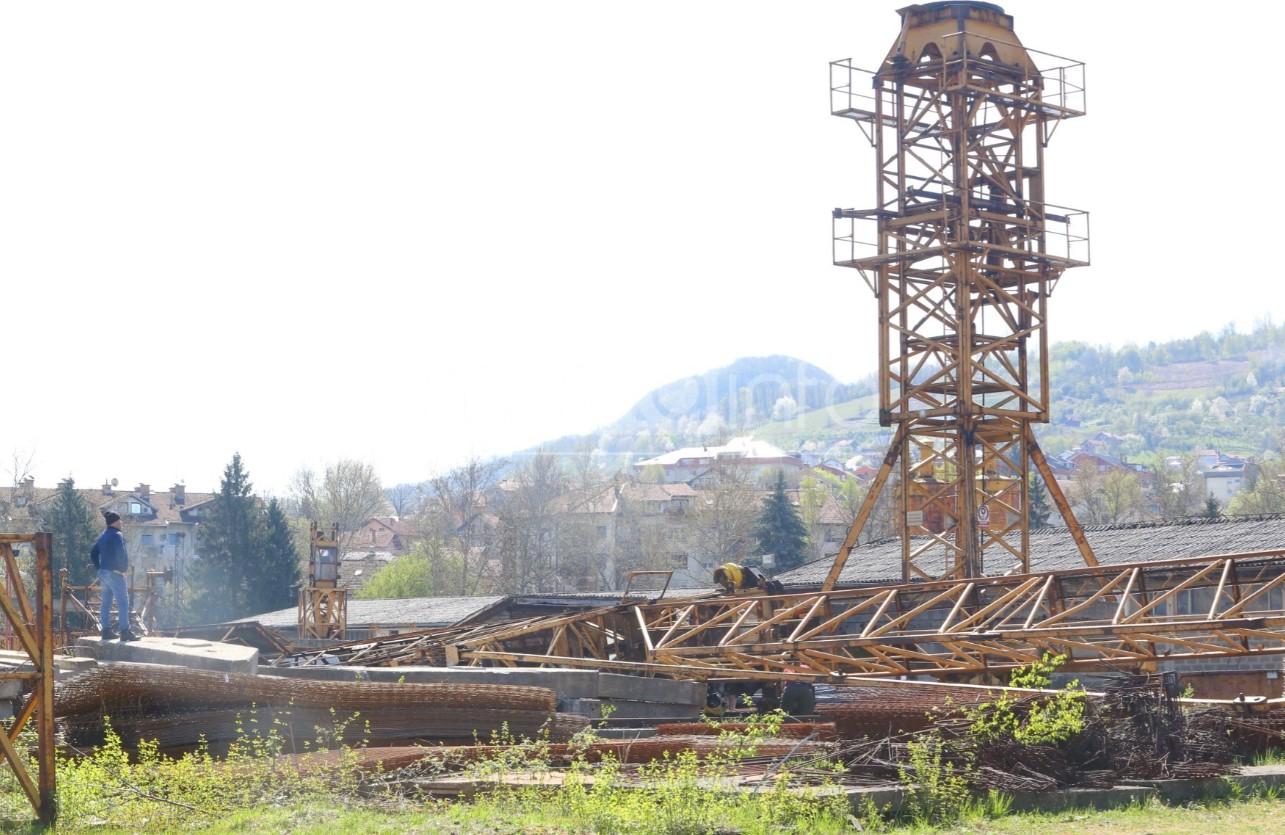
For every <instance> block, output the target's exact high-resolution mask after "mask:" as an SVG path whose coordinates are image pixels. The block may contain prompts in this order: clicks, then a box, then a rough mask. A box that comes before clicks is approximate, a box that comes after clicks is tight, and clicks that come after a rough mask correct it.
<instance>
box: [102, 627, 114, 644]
mask: <svg viewBox="0 0 1285 835" xmlns="http://www.w3.org/2000/svg"><path fill="white" fill-rule="evenodd" d="M103 640H104V641H114V640H116V633H115V632H113V631H111V630H110V629H104V630H103Z"/></svg>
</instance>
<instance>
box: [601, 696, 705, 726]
mask: <svg viewBox="0 0 1285 835" xmlns="http://www.w3.org/2000/svg"><path fill="white" fill-rule="evenodd" d="M602 702H603V704H609V705H611V706H612V707H614V708H615V711H614V712H613V713H612V714H611V719H612V721H616V720H620V719H646V720H650V721H652V722H690V721H693V720H695V719H696V718H697V717H698V716H700V712H701V708H702V707H704V705H703V704H702V705H680V704H673V703H672V702H636V701H633V700H631V699H603V700H602Z"/></svg>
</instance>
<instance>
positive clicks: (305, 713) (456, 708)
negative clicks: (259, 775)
mask: <svg viewBox="0 0 1285 835" xmlns="http://www.w3.org/2000/svg"><path fill="white" fill-rule="evenodd" d="M555 703H556V695H555V694H554V692H553V691H552V690H548V689H546V688H543V687H523V686H515V685H505V684H417V683H416V684H405V683H400V684H399V683H375V682H353V681H343V682H338V681H312V680H306V679H285V678H278V677H274V676H254V675H246V674H239V673H221V672H211V671H206V670H192V669H187V668H183V667H166V666H160V665H154V664H109V665H102V666H99V667H97V668H95V669H93V670H91V671H89V672H87V673H85V674H83V675H81V676H78V677H77V678H75V679H72V680H71V681H69V682H67V683H66V684H65V685H60V686H59V688H58V691H57V694H56V697H55V707H54V712H55V714H56V715H57V716H59V717H63V726H64V730H65V732H66V735H67V739H68V741H69V742H70V743H71V744H73V745H77V746H81V745H94V744H97V743H99V742H101V741H102V739H103V735H104V717H110V721H111V723H112V727H113V728H114V729H115V731H116V733H117V734H118V735H119V736H120V737H121V739H122V741H123V742H124V743H125V744H126V745H127V746H129V747H133V746H135V745H137V744H138V743H139V742H141V741H142V740H155V741H156V742H157V743H158V744H159V745H160V747H161V748H163V749H166V750H172V749H185V748H191V747H194V746H196V745H197V744H198V742H200V741H201V740H204V741H205V742H206V743H207V744H209V746H210V748H211V750H212V751H214V752H215V753H221V752H222V751H223V750H226V747H227V746H228V745H229V744H230V743H231V742H233V741H234V740H236V739H237V738H240V737H242V736H250V737H253V736H255V735H256V734H257V735H265V734H268V733H270V732H273V731H275V732H276V734H277V736H278V737H280V738H281V739H282V740H283V741H284V742H285V743H286V744H287V747H288V748H289V749H290V750H294V749H296V748H297V747H298V746H301V745H303V744H304V743H305V742H308V741H313V740H315V739H320V740H321V741H323V742H325V743H326V744H340V743H345V742H347V743H350V744H351V743H369V742H374V743H385V744H387V743H392V742H409V741H441V740H449V741H452V742H458V741H460V740H466V739H475V738H482V739H486V738H488V737H490V736H491V735H492V734H493V733H495V732H499V731H501V730H502V729H503V728H505V727H507V728H508V730H509V732H510V733H512V734H514V735H517V736H530V737H536V736H543V737H544V738H547V739H551V740H565V739H570V738H571V737H572V736H573V735H574V734H576V733H577V732H579V731H581V730H583V729H584V728H586V727H587V726H588V724H589V721H588V720H587V719H586V718H584V717H581V716H570V715H564V714H558V713H556V712H555Z"/></svg>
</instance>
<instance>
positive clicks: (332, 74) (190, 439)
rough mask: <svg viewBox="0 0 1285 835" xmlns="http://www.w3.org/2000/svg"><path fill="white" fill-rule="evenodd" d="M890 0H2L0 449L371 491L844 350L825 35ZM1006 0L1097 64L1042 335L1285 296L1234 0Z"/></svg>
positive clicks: (860, 196) (1202, 322) (860, 33)
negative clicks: (659, 389) (308, 474)
mask: <svg viewBox="0 0 1285 835" xmlns="http://www.w3.org/2000/svg"><path fill="white" fill-rule="evenodd" d="M898 5H900V4H898V3H891V2H889V3H884V2H864V0H863V1H862V2H857V1H856V0H846V2H827V3H822V2H807V3H791V4H787V3H755V2H744V0H741V2H708V0H702V2H686V3H678V2H657V1H656V0H653V2H647V3H613V2H602V1H601V0H599V2H583V3H572V2H494V0H493V2H487V3H467V2H455V3H445V2H441V3H430V2H380V3H356V2H350V3H334V2H317V0H308V2H264V0H254V2H217V3H216V2H206V3H189V2H177V1H176V0H164V2H114V3H101V2H62V3H35V2H32V3H8V4H4V5H2V6H0V112H2V113H3V114H4V128H3V131H0V148H2V149H3V153H0V224H2V229H3V243H2V245H0V269H2V270H3V278H2V280H3V282H4V288H5V291H4V294H3V297H2V298H3V310H4V313H5V316H4V320H3V325H2V326H0V327H2V328H3V330H2V331H0V333H2V334H3V343H4V346H5V349H6V353H7V357H8V362H7V365H8V367H9V369H10V374H9V375H7V380H8V382H9V386H10V387H11V388H10V394H9V397H8V401H9V402H8V408H5V409H4V410H3V411H0V452H3V453H5V458H6V459H7V457H8V455H7V453H8V451H9V450H10V449H18V450H24V451H27V452H30V453H33V454H34V468H35V473H36V475H37V477H38V480H39V482H40V483H41V484H53V483H54V482H55V481H56V480H57V479H59V478H61V477H63V476H65V475H68V474H71V475H74V476H75V477H76V478H77V480H78V481H80V482H81V483H82V484H98V483H101V481H102V480H103V479H105V478H109V477H117V478H119V479H120V480H121V482H122V483H123V484H127V485H133V484H134V483H135V482H137V481H147V482H150V483H151V484H152V485H153V486H154V487H164V486H168V485H169V484H170V483H171V482H173V481H174V480H176V479H183V480H185V481H186V482H187V484H188V485H189V487H191V488H192V489H208V488H211V487H213V486H215V485H216V484H217V480H218V477H219V473H220V471H221V469H222V467H223V465H224V464H225V463H226V461H227V460H228V458H229V457H230V456H231V454H232V452H233V451H234V450H240V451H241V453H242V454H243V455H244V457H245V459H246V463H247V465H248V467H249V469H250V471H251V474H252V476H254V478H255V480H256V482H257V483H258V485H259V486H260V487H262V488H266V489H269V490H276V491H280V490H282V489H283V488H284V487H285V484H286V482H287V480H288V478H289V476H290V474H291V473H292V472H293V471H294V470H296V469H297V468H298V467H300V466H301V465H304V464H313V465H316V464H319V463H321V462H324V461H326V460H333V459H335V458H338V457H340V456H355V457H359V458H364V459H367V460H370V461H372V462H373V463H374V464H375V465H376V467H377V468H378V470H379V471H380V473H381V474H382V475H383V477H384V480H385V482H386V483H393V482H396V481H399V480H411V479H419V478H423V477H425V476H427V475H429V474H431V473H432V472H433V471H434V470H435V469H437V468H439V467H442V466H446V465H450V464H452V463H455V462H457V461H459V460H461V459H463V458H465V457H467V456H468V455H470V454H491V453H502V452H505V451H508V450H512V449H515V448H519V447H523V446H527V445H530V444H533V443H536V442H538V441H540V440H543V439H547V438H551V437H555V436H558V435H562V434H565V433H570V432H577V431H587V430H589V429H591V428H593V427H595V426H597V425H600V424H603V423H605V422H608V421H610V420H612V419H614V418H615V417H617V416H619V414H621V413H622V412H623V411H624V410H625V409H627V408H628V407H629V406H630V405H631V404H632V403H633V402H634V401H635V400H636V399H637V398H638V397H639V396H641V395H642V394H643V393H645V392H646V391H647V390H649V389H650V388H652V387H654V386H656V385H658V384H661V383H664V382H667V381H669V380H672V379H675V378H677V377H681V376H684V375H688V374H693V373H698V372H701V371H703V370H705V369H708V368H711V367H715V366H718V365H721V364H724V363H726V362H728V361H730V360H732V359H734V358H736V357H738V356H745V355H755V354H774V353H780V354H791V355H794V356H797V357H800V358H803V359H806V360H809V361H811V362H814V363H816V364H818V365H820V366H822V367H823V368H825V369H827V370H829V371H831V372H832V373H834V374H836V375H837V376H839V377H841V378H845V379H855V378H857V377H860V376H862V375H864V374H866V373H868V372H870V371H872V370H873V368H874V357H873V352H874V350H875V337H874V305H873V300H872V299H871V297H870V295H869V293H868V291H865V290H864V287H863V285H861V283H860V281H859V279H858V277H857V275H856V274H855V273H853V272H850V271H847V270H842V269H839V268H837V267H833V266H831V265H830V241H829V237H830V220H829V212H830V209H831V208H832V207H835V206H853V207H867V206H869V205H872V202H873V197H872V193H873V159H872V152H871V151H870V149H869V148H868V146H865V145H864V143H863V140H861V138H860V136H859V134H858V132H857V129H856V127H854V126H853V125H852V124H850V123H848V122H845V121H843V120H840V119H836V118H834V117H832V116H830V115H829V112H828V111H829V104H828V91H827V86H828V83H827V82H828V72H827V62H828V61H830V60H833V59H838V58H845V57H849V56H851V57H853V58H854V60H855V61H856V62H857V63H859V64H861V65H864V66H871V67H873V66H876V65H877V64H878V62H879V61H880V59H881V58H882V56H883V54H884V53H885V52H886V51H887V49H888V46H889V45H890V44H891V43H892V41H893V39H894V37H895V36H896V34H897V27H898V18H897V15H896V14H895V12H894V10H895V8H896V7H897V6H898ZM1004 5H1005V8H1006V9H1007V11H1009V12H1010V13H1012V14H1014V15H1015V16H1016V27H1017V32H1018V34H1019V36H1020V37H1021V38H1022V39H1023V41H1024V42H1025V43H1026V44H1027V45H1028V46H1030V47H1035V48H1039V49H1043V50H1046V51H1048V52H1054V53H1059V54H1063V55H1070V56H1073V57H1075V58H1079V59H1082V60H1084V61H1086V62H1087V63H1088V87H1089V93H1088V110H1089V115H1088V116H1087V117H1086V118H1083V119H1079V120H1076V121H1073V122H1070V123H1067V124H1065V125H1063V126H1062V127H1061V129H1060V130H1059V131H1058V133H1057V135H1056V136H1055V137H1054V140H1053V143H1052V146H1051V148H1050V149H1049V153H1048V158H1047V161H1048V174H1047V179H1048V199H1049V200H1050V201H1051V202H1054V203H1060V204H1064V205H1070V206H1076V207H1081V208H1085V209H1089V210H1090V211H1091V212H1092V231H1093V261H1094V265H1093V266H1092V267H1090V268H1087V269H1082V270H1078V271H1074V272H1071V273H1069V274H1068V275H1067V277H1066V278H1065V279H1064V280H1063V282H1062V283H1061V285H1060V286H1059V287H1058V290H1057V293H1056V294H1055V295H1054V297H1053V301H1054V304H1053V307H1052V312H1051V328H1050V329H1051V334H1052V338H1053V339H1054V340H1055V341H1059V340H1067V339H1082V340H1089V341H1093V342H1111V343H1115V344H1120V343H1123V342H1126V341H1130V340H1135V341H1139V342H1145V341H1147V340H1152V339H1166V338H1172V337H1179V336H1186V335H1190V334H1193V333H1195V332H1197V331H1199V330H1201V329H1215V330H1216V329H1218V328H1220V327H1222V326H1223V325H1224V324H1226V323H1227V322H1231V321H1234V322H1236V323H1237V324H1238V325H1239V326H1241V327H1242V328H1247V327H1250V326H1252V324H1253V323H1254V322H1255V321H1256V320H1258V319H1261V318H1262V317H1264V316H1268V315H1271V316H1274V317H1275V318H1276V319H1277V320H1279V319H1280V318H1282V316H1285V284H1282V281H1281V276H1280V272H1281V268H1280V267H1279V266H1278V265H1276V263H1275V257H1274V255H1273V253H1274V250H1272V249H1271V247H1272V246H1273V245H1274V238H1275V236H1276V235H1277V234H1280V232H1279V230H1276V227H1277V226H1278V225H1279V222H1278V221H1279V218H1280V212H1281V201H1280V195H1281V193H1282V186H1283V185H1285V183H1283V182H1282V176H1281V173H1280V171H1279V168H1278V167H1277V166H1276V165H1275V163H1274V160H1275V158H1276V157H1277V155H1278V154H1279V152H1277V151H1276V149H1275V148H1273V147H1272V146H1273V145H1276V144H1279V143H1278V141H1277V131H1276V130H1275V128H1276V127H1277V126H1276V125H1275V119H1276V118H1277V116H1276V115H1275V113H1274V110H1273V105H1272V103H1271V101H1270V99H1269V97H1270V95H1271V92H1270V91H1271V90H1273V89H1274V87H1273V86H1272V85H1273V82H1272V79H1274V78H1276V77H1277V76H1278V74H1279V67H1278V66H1277V64H1278V62H1277V61H1276V56H1275V53H1274V51H1273V50H1272V49H1270V48H1266V47H1264V46H1263V45H1262V43H1249V42H1246V40H1245V38H1246V31H1247V30H1246V28H1245V27H1246V23H1245V20H1244V18H1243V16H1241V15H1232V14H1222V15H1220V14H1211V13H1209V12H1208V11H1207V10H1206V11H1205V12H1202V13H1200V14H1188V13H1187V12H1186V11H1184V10H1183V9H1184V6H1185V4H1182V3H1175V2H1166V3H1120V2H1113V3H1101V4H1098V3H1092V2H1077V3H1071V2H1056V3H1054V2H1036V0H1022V2H1011V3H1006V4H1004ZM1254 9H1255V10H1254V15H1253V22H1252V26H1253V30H1254V31H1257V32H1264V33H1274V32H1277V31H1280V29H1281V28H1282V25H1285V9H1282V7H1281V6H1279V5H1273V4H1267V5H1258V6H1255V7H1254ZM1269 38H1270V35H1269ZM1219 120H1221V121H1219ZM1251 221H1252V226H1253V227H1255V228H1254V231H1253V232H1252V233H1248V232H1242V231H1241V230H1242V229H1248V227H1249V226H1250V225H1251ZM1273 230H1276V231H1273ZM1251 255H1252V256H1254V257H1252V258H1251V257H1249V256H1251Z"/></svg>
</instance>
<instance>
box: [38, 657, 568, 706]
mask: <svg viewBox="0 0 1285 835" xmlns="http://www.w3.org/2000/svg"><path fill="white" fill-rule="evenodd" d="M556 703H557V696H556V694H555V693H554V692H553V691H552V690H549V689H548V688H545V687H526V686H519V685H513V684H418V683H393V682H369V681H361V682H358V681H315V680H311V679H295V678H279V677H276V676H256V675H249V674H246V673H220V672H211V671H208V670H193V669H188V668H185V667H167V666H163V665H159V664H126V663H121V664H106V665H102V666H99V667H96V668H94V669H93V670H90V671H88V672H86V673H84V674H82V675H79V676H77V677H76V678H74V679H72V680H71V681H69V682H67V683H66V684H60V685H59V686H58V687H57V688H56V690H55V693H54V715H55V716H70V715H73V714H77V713H87V712H91V711H103V712H108V713H112V712H116V711H118V710H119V709H121V708H125V709H128V708H142V707H160V708H163V709H168V710H174V709H176V708H182V707H214V706H218V705H250V704H257V705H273V706H285V705H296V706H300V707H323V708H332V707H333V708H335V709H336V710H363V709H372V708H387V707H395V706H398V705H406V706H418V707H441V708H447V707H455V708H469V709H486V710H530V711H542V712H544V713H546V714H551V713H553V712H554V708H555V706H556Z"/></svg>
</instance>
